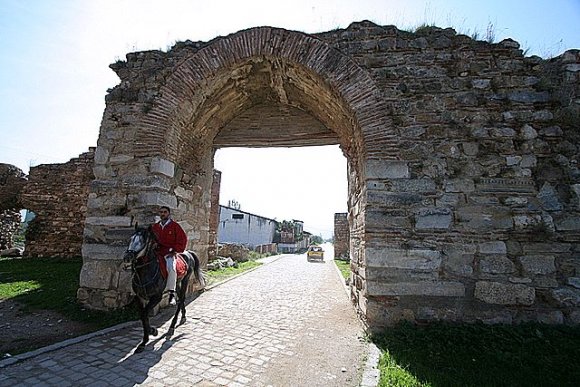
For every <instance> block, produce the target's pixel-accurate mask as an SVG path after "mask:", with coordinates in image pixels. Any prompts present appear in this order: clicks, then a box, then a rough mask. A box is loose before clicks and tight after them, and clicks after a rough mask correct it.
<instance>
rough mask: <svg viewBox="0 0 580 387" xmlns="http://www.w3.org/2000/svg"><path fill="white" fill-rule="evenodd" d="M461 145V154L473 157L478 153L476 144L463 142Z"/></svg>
mask: <svg viewBox="0 0 580 387" xmlns="http://www.w3.org/2000/svg"><path fill="white" fill-rule="evenodd" d="M461 145H462V147H463V153H465V154H466V155H467V156H475V155H477V153H478V152H479V145H478V143H476V142H464V143H462V144H461Z"/></svg>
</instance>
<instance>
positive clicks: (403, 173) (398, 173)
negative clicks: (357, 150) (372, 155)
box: [365, 159, 410, 179]
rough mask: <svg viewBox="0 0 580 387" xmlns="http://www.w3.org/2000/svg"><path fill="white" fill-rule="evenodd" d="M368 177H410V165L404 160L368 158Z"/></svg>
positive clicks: (366, 170)
mask: <svg viewBox="0 0 580 387" xmlns="http://www.w3.org/2000/svg"><path fill="white" fill-rule="evenodd" d="M365 172H366V177H367V179H408V178H409V177H410V172H409V166H408V165H407V163H406V162H404V161H392V160H374V159H370V160H367V162H366V164H365Z"/></svg>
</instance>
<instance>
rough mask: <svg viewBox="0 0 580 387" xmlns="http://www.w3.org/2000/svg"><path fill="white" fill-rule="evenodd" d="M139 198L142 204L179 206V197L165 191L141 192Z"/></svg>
mask: <svg viewBox="0 0 580 387" xmlns="http://www.w3.org/2000/svg"><path fill="white" fill-rule="evenodd" d="M137 200H138V204H139V205H141V206H167V207H169V208H177V197H176V196H175V195H171V194H168V193H165V192H140V193H139V195H138V199H137Z"/></svg>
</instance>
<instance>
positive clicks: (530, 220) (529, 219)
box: [513, 215, 542, 230]
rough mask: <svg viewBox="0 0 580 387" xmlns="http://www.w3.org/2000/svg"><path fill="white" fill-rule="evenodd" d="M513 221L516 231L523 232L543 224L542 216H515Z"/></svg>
mask: <svg viewBox="0 0 580 387" xmlns="http://www.w3.org/2000/svg"><path fill="white" fill-rule="evenodd" d="M513 219H514V228H515V229H516V230H523V229H526V228H530V227H535V226H539V225H541V224H542V217H541V216H540V215H515V216H514V217H513Z"/></svg>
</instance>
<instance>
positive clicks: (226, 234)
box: [218, 206, 276, 248]
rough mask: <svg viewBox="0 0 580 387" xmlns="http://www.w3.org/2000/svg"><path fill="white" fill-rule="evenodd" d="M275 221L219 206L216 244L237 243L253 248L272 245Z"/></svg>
mask: <svg viewBox="0 0 580 387" xmlns="http://www.w3.org/2000/svg"><path fill="white" fill-rule="evenodd" d="M275 231H276V221H274V220H272V219H268V218H263V217H261V216H257V215H254V214H250V213H247V212H243V211H239V210H236V209H233V208H230V207H225V206H220V221H219V224H218V243H238V244H243V245H246V246H248V247H250V248H253V247H254V246H257V245H262V244H267V243H272V240H273V239H274V233H275Z"/></svg>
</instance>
